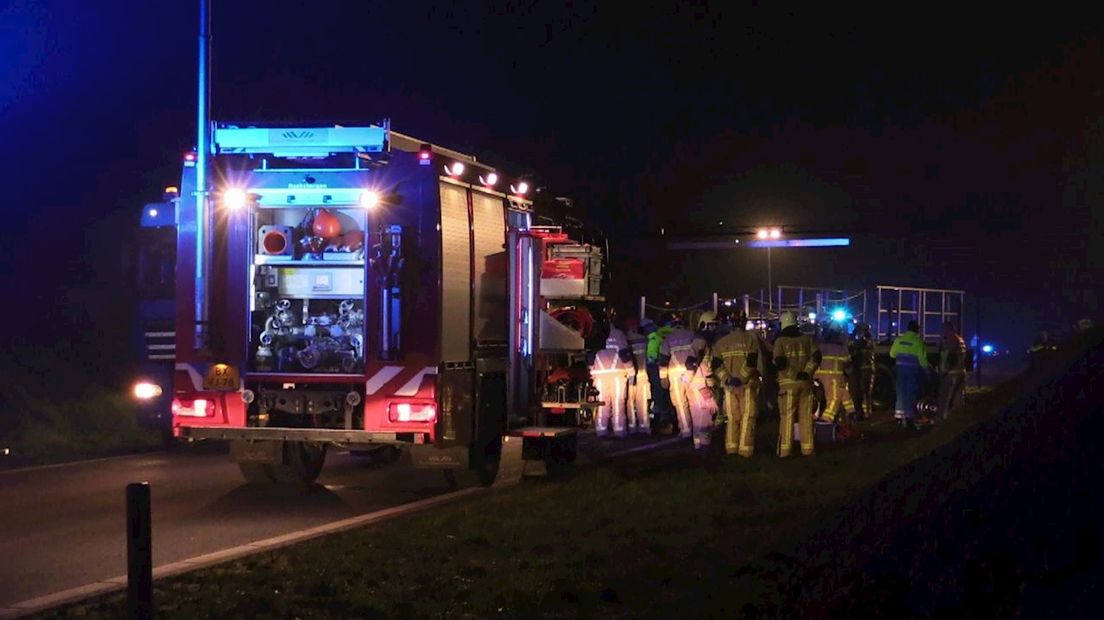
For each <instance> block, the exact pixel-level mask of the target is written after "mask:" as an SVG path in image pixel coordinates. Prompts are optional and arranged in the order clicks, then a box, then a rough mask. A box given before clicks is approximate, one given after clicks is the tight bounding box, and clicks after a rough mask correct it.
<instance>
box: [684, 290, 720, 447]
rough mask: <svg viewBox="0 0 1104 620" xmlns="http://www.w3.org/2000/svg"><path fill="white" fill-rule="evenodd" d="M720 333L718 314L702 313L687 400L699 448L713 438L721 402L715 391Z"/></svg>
mask: <svg viewBox="0 0 1104 620" xmlns="http://www.w3.org/2000/svg"><path fill="white" fill-rule="evenodd" d="M716 335H717V315H716V313H714V312H713V311H712V310H706V311H705V312H702V313H701V315H700V316H699V317H698V329H697V331H696V332H695V333H694V341H693V342H692V343H691V344H690V350H691V355H690V357H688V358H686V373H685V374H683V375H682V380H683V382H684V383H685V384H686V402H687V405H688V408H689V410H690V431H691V435H692V436H693V438H694V448H695V449H705V448H708V447H709V445H710V444H711V443H712V438H713V419H714V416H716V415H717V410H718V409H719V406H718V404H717V395H716V394H715V393H714V391H713V390H714V377H713V351H712V349H713V341H714V339H715V338H716Z"/></svg>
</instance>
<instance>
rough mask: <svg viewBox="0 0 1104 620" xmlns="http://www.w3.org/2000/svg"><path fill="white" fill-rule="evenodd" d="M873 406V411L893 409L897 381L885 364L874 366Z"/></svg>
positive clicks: (895, 400) (895, 399)
mask: <svg viewBox="0 0 1104 620" xmlns="http://www.w3.org/2000/svg"><path fill="white" fill-rule="evenodd" d="M873 400H874V403H873V405H874V407H873V409H874V410H875V411H886V410H890V409H893V407H894V405H895V404H896V402H897V383H896V381H895V380H894V378H893V370H892V369H891V368H890V367H889V366H886V365H885V364H878V365H877V366H875V367H874V399H873Z"/></svg>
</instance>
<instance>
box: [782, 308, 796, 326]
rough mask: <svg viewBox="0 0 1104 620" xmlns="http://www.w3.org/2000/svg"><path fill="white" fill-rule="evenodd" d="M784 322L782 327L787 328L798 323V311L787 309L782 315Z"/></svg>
mask: <svg viewBox="0 0 1104 620" xmlns="http://www.w3.org/2000/svg"><path fill="white" fill-rule="evenodd" d="M780 319H781V323H782V329H786V328H787V327H790V326H792V325H797V313H796V312H794V311H793V310H786V311H785V312H783V313H782V316H781V317H780Z"/></svg>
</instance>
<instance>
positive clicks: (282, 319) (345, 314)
mask: <svg viewBox="0 0 1104 620" xmlns="http://www.w3.org/2000/svg"><path fill="white" fill-rule="evenodd" d="M362 305H363V304H362V302H361V301H360V300H356V299H345V300H342V301H337V300H318V299H315V300H307V299H304V300H291V299H279V300H278V301H276V302H275V303H272V304H270V305H269V306H268V307H266V308H264V309H262V310H260V311H258V313H257V315H258V318H262V317H263V323H262V324H261V325H259V326H255V329H257V328H260V329H261V332H260V335H259V336H258V337H257V348H256V350H255V352H254V366H255V368H256V369H257V371H259V372H271V371H276V372H299V371H308V372H329V373H352V372H358V371H360V370H361V369H362V368H363V365H364V308H363V307H362Z"/></svg>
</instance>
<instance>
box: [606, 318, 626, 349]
mask: <svg viewBox="0 0 1104 620" xmlns="http://www.w3.org/2000/svg"><path fill="white" fill-rule="evenodd" d="M606 319H607V323H608V324H609V332H607V333H606V348H607V349H608V348H610V347H611V346H613V347H614V348H616V349H617V350H618V351H621V350H622V349H628V348H629V340H628V337H626V336H625V332H623V331H621V330H620V329H619V328H618V327H617V314H616V313H615V312H614V311H613V309H610V310H607V311H606Z"/></svg>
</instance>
